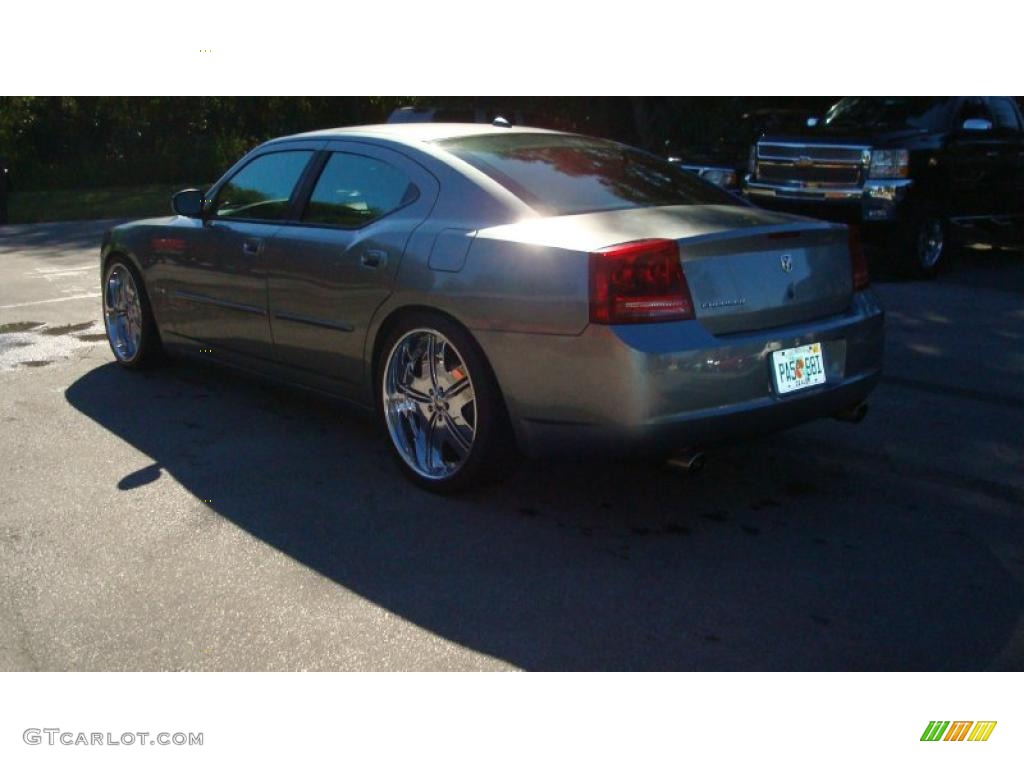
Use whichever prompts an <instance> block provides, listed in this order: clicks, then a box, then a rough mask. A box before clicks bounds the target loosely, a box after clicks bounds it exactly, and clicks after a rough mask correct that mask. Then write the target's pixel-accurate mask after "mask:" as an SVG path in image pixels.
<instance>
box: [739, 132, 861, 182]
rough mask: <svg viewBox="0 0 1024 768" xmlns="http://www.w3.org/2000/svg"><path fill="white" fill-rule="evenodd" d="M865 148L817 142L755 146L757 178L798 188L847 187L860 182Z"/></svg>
mask: <svg viewBox="0 0 1024 768" xmlns="http://www.w3.org/2000/svg"><path fill="white" fill-rule="evenodd" d="M868 160H869V153H868V148H867V147H860V146H856V147H854V146H845V145H843V146H829V145H821V144H790V143H777V144H773V143H761V144H758V145H757V178H758V180H759V181H765V182H769V183H779V184H787V185H790V186H798V187H810V188H814V187H851V186H857V185H858V184H860V183H861V181H862V180H863V177H864V170H865V166H866V164H867V162H868Z"/></svg>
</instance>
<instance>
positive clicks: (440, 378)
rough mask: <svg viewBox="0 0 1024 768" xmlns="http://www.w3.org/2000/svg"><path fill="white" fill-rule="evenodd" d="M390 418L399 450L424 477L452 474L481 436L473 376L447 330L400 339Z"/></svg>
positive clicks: (387, 393) (389, 382) (390, 360)
mask: <svg viewBox="0 0 1024 768" xmlns="http://www.w3.org/2000/svg"><path fill="white" fill-rule="evenodd" d="M382 397H383V405H384V418H385V419H386V420H387V426H388V432H389V433H390V435H391V440H392V442H393V443H394V444H395V448H397V449H398V453H399V455H400V456H401V457H402V459H403V460H404V461H405V463H406V464H408V465H409V467H410V468H411V469H412V470H413V471H414V472H416V473H417V474H418V475H420V476H421V477H424V478H427V479H429V480H444V479H446V478H449V477H452V476H453V475H454V474H455V473H456V472H458V471H459V469H460V468H461V467H462V465H463V464H464V463H465V462H466V459H467V458H468V457H469V454H470V451H471V450H472V448H473V441H474V440H475V439H476V427H477V407H476V394H475V392H474V390H473V380H472V378H471V377H470V375H469V369H468V368H467V367H466V364H465V362H464V361H463V358H462V355H461V354H460V353H459V351H458V350H457V349H456V348H455V345H454V344H452V343H451V341H450V340H449V339H448V338H447V337H446V336H444V334H442V333H440V332H438V331H436V330H433V329H430V328H417V329H415V330H412V331H409V332H408V333H406V334H404V335H403V336H402V337H401V338H399V339H398V341H397V342H395V345H394V346H393V347H392V348H391V352H390V353H389V354H388V357H387V365H386V367H385V369H384V376H383V392H382Z"/></svg>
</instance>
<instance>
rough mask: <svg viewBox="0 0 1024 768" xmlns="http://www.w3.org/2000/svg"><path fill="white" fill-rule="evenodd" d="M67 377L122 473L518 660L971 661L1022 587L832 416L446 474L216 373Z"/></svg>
mask: <svg viewBox="0 0 1024 768" xmlns="http://www.w3.org/2000/svg"><path fill="white" fill-rule="evenodd" d="M66 397H67V400H68V402H69V403H70V404H71V405H72V406H73V407H74V408H75V409H77V410H78V411H80V412H81V413H83V414H85V415H86V416H88V417H89V418H91V419H93V420H95V421H96V422H97V423H99V424H100V425H102V426H103V427H104V428H105V429H107V430H109V431H110V432H111V433H112V434H113V435H114V436H116V437H117V438H120V439H121V440H124V441H126V442H127V443H129V444H131V445H132V446H134V447H135V448H137V449H138V450H139V451H141V452H143V453H144V454H146V455H147V456H148V457H150V458H151V460H152V463H151V464H149V465H147V466H145V467H144V468H143V469H141V470H135V471H133V472H131V473H127V474H126V475H125V477H123V478H120V480H119V482H117V487H118V488H119V489H121V490H120V491H118V492H124V493H132V491H133V490H134V489H136V488H139V487H140V486H142V485H145V484H147V483H149V482H152V481H154V480H156V479H157V478H159V477H161V476H162V474H164V473H167V474H170V475H171V476H173V478H174V479H175V480H176V481H177V482H179V483H181V485H182V486H184V487H185V488H186V489H187V490H188V491H189V492H190V493H192V494H193V495H194V496H195V497H196V500H197V507H199V506H200V501H199V500H209V503H208V504H204V505H203V506H205V507H206V510H205V511H204V512H203V514H209V515H220V516H223V517H224V518H226V519H228V520H230V521H231V522H232V523H233V524H235V525H236V526H239V527H240V528H242V529H244V530H245V531H247V532H249V533H250V534H251V535H253V536H255V537H258V538H259V539H261V540H263V541H264V542H266V543H267V544H269V545H271V546H272V547H274V548H276V549H277V550H280V551H281V552H283V553H285V554H287V555H288V556H290V557H291V558H293V559H294V560H295V561H297V562H299V563H301V564H303V565H305V566H306V567H308V568H311V569H314V570H315V571H317V572H319V573H320V574H322V575H323V576H325V577H327V578H328V579H331V580H333V581H334V582H336V583H337V584H338V585H340V586H341V587H344V588H345V589H348V590H351V591H353V592H355V593H357V594H359V595H360V596H362V597H363V598H365V599H367V600H370V601H372V602H373V603H375V604H377V605H379V606H381V607H382V608H384V609H386V610H387V611H390V612H392V613H394V614H396V615H398V616H400V617H402V618H404V619H406V620H408V621H410V622H413V623H415V624H416V625H418V626H420V627H422V628H424V629H426V630H429V631H430V632H432V633H435V634H436V635H438V636H440V637H442V638H445V639H447V640H450V641H452V642H455V643H458V644H460V645H462V646H465V647H467V648H470V649H473V650H475V651H478V652H481V653H484V654H488V655H490V656H492V657H495V658H499V659H502V660H505V661H507V662H509V663H511V664H514V665H517V666H519V667H523V668H527V669H670V670H691V669H724V670H732V669H809V670H819V669H835V670H844V669H921V670H940V669H960V670H966V669H979V668H986V667H988V666H990V665H992V664H993V660H994V659H996V658H998V656H999V654H1000V653H1001V652H1003V649H1004V647H1005V646H1006V644H1007V643H1008V641H1009V638H1010V636H1011V635H1012V634H1013V632H1014V630H1015V626H1016V624H1017V621H1018V619H1019V617H1020V615H1021V612H1022V610H1024V590H1022V587H1021V584H1020V583H1018V582H1017V581H1016V580H1015V579H1014V578H1013V577H1012V576H1011V575H1009V574H1008V573H1007V571H1006V568H1005V567H1004V564H1003V563H1002V562H1001V561H1000V559H999V558H998V557H996V556H995V555H994V554H993V551H992V548H991V546H990V545H989V543H988V542H987V541H986V540H984V539H983V538H981V537H979V536H978V535H977V534H976V532H975V530H974V529H973V528H972V523H971V522H970V520H971V516H972V515H977V514H984V509H980V508H979V505H980V504H981V502H979V501H978V500H977V494H972V493H971V492H970V489H967V490H964V491H963V492H962V493H961V492H960V491H959V490H958V489H956V488H953V489H952V490H951V489H950V488H948V487H942V488H939V489H937V490H929V489H928V487H927V486H925V487H924V489H923V490H922V487H919V486H918V485H914V483H915V482H917V481H916V480H915V479H914V478H913V477H912V476H909V475H904V474H902V473H901V472H900V471H899V468H892V467H886V466H884V465H882V464H881V463H880V461H879V460H876V459H875V457H874V456H873V455H872V453H871V452H870V451H860V452H857V451H849V452H845V451H844V449H843V441H844V439H845V438H844V437H843V435H844V434H845V433H844V430H851V429H854V428H853V427H850V426H849V425H841V424H838V423H831V422H829V423H827V424H825V423H823V424H822V426H815V425H810V426H808V427H803V428H800V429H798V430H795V431H792V432H789V433H786V434H784V435H780V436H775V437H770V438H766V439H762V440H758V441H754V442H750V443H747V444H744V445H742V446H737V447H733V448H728V449H722V450H721V451H718V452H716V453H715V454H714V455H713V456H712V460H711V461H710V462H709V465H708V467H707V468H706V469H705V470H704V471H703V472H702V473H700V474H697V475H692V476H683V475H679V474H674V473H671V472H669V471H667V470H664V469H663V468H661V467H657V466H650V465H642V464H628V463H593V462H588V463H565V464H559V465H547V464H540V463H534V462H527V463H526V464H524V465H523V466H522V467H521V468H520V469H519V470H518V471H517V472H516V473H515V474H514V476H513V477H512V478H510V479H509V480H508V481H507V482H506V483H504V484H502V485H498V486H494V487H491V488H488V489H484V490H480V491H477V492H474V493H473V494H471V495H464V496H458V497H454V498H440V497H436V496H432V495H430V494H427V493H425V492H421V491H419V490H417V489H415V488H413V487H412V486H410V485H409V484H408V483H407V482H406V481H405V480H404V479H403V478H402V477H401V475H400V474H399V472H398V471H397V469H396V468H395V467H394V466H393V464H392V459H391V457H390V454H389V450H388V446H387V445H386V443H385V442H384V438H383V436H382V434H381V433H380V432H379V431H378V430H377V429H376V427H375V424H374V422H373V420H372V419H371V418H370V417H368V416H365V415H362V414H360V413H357V412H353V411H351V410H349V409H347V408H345V407H342V406H338V405H334V404H331V403H326V402H323V401H320V400H317V399H311V398H308V397H306V396H304V395H301V394H296V393H293V392H292V391H290V390H284V389H279V388H275V387H272V386H270V385H264V384H261V383H254V382H251V381H249V380H247V379H241V378H238V377H236V376H234V375H232V374H228V373H223V372H220V371H217V370H210V369H207V368H205V367H193V366H190V365H185V364H179V365H170V366H167V367H164V368H162V369H159V370H156V371H152V372H146V373H143V374H138V373H132V372H127V371H124V370H121V369H119V368H118V367H117V366H115V365H114V364H112V363H111V364H106V365H102V366H100V367H98V368H95V369H93V370H91V371H89V372H88V373H86V374H85V375H83V376H82V377H81V378H79V379H78V380H77V381H75V382H74V383H73V384H72V385H71V386H70V387H69V388H68V389H67V392H66ZM860 428H861V429H864V428H867V427H866V426H865V425H862V426H861V427H860ZM876 428H877V427H876ZM833 435H835V439H833ZM985 525H986V526H987V527H988V531H989V533H990V534H991V535H992V536H995V537H1003V536H1007V537H1009V536H1020V533H1021V531H1020V522H1019V521H1017V520H1015V519H1011V518H1008V517H1006V516H1002V517H1000V516H995V515H993V516H990V518H986V523H985ZM1000 526H1002V528H1000ZM1014 526H1016V527H1014ZM253 578H258V576H257V575H254V576H253ZM313 631H315V629H314V630H313ZM1003 663H1006V662H1003ZM1012 663H1019V660H1017V661H1014V662H1012ZM371 664H372V662H371Z"/></svg>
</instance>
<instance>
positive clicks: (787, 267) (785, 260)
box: [779, 253, 793, 272]
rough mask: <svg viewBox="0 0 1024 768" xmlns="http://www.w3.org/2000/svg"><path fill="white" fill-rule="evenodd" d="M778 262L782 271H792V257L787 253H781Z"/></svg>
mask: <svg viewBox="0 0 1024 768" xmlns="http://www.w3.org/2000/svg"><path fill="white" fill-rule="evenodd" d="M779 263H780V264H781V265H782V271H783V272H792V271H793V257H792V256H790V255H789V254H788V253H784V254H782V258H780V259H779Z"/></svg>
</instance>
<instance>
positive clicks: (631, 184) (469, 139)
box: [438, 133, 739, 214]
mask: <svg viewBox="0 0 1024 768" xmlns="http://www.w3.org/2000/svg"><path fill="white" fill-rule="evenodd" d="M438 144H439V145H440V146H442V147H444V148H445V149H446V150H448V151H449V152H451V153H452V154H453V155H455V156H457V157H459V158H461V159H463V160H465V161H466V162H468V163H470V164H471V165H473V166H475V167H476V168H478V169H480V170H481V171H483V172H484V173H486V174H487V175H488V176H490V177H491V178H493V179H494V180H495V181H497V182H499V183H500V184H502V185H503V186H504V187H506V188H507V189H508V190H509V191H511V192H512V193H513V194H515V195H516V196H518V197H519V198H520V199H522V200H523V201H524V202H526V203H527V204H528V205H530V206H532V207H533V208H536V209H537V210H539V211H541V212H544V213H550V214H567V213H582V212H584V211H607V210H613V209H616V208H643V207H648V206H657V205H737V204H739V203H738V201H737V199H736V198H735V197H733V196H731V195H729V194H727V193H725V192H723V191H721V190H720V189H718V188H717V187H715V186H712V185H711V184H708V183H706V182H704V181H701V180H700V179H698V178H696V177H694V176H692V175H691V174H688V173H686V172H685V171H680V170H678V169H677V168H675V167H673V166H672V165H670V164H669V163H668V162H666V161H665V160H662V159H661V158H658V157H655V156H653V155H649V154H647V153H646V152H641V151H640V150H637V149H632V148H630V147H626V146H623V145H621V144H615V143H613V142H610V141H602V140H601V139H591V138H586V137H584V136H566V135H563V134H544V133H507V134H497V135H493V134H488V135H485V136H466V137H462V138H457V139H446V140H444V141H441V142H438Z"/></svg>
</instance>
